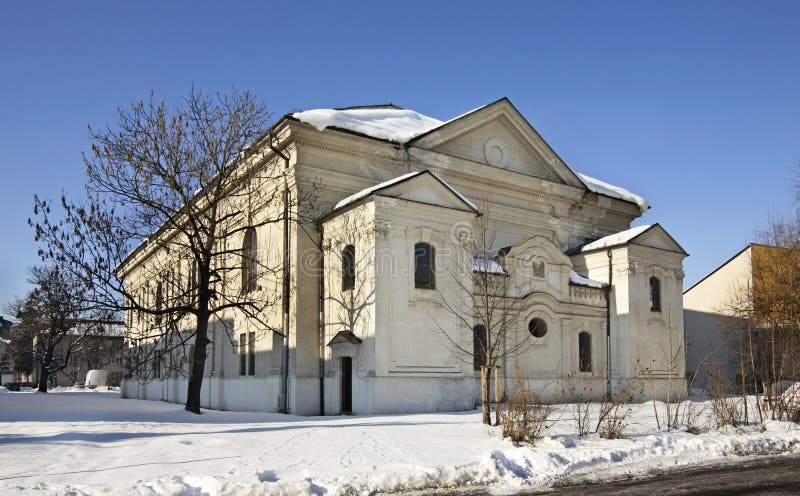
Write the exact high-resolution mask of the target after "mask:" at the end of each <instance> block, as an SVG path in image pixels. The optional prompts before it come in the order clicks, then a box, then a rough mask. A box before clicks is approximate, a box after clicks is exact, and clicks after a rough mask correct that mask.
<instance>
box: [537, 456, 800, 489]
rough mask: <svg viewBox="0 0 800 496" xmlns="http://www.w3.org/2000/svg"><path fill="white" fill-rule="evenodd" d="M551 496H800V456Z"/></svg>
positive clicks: (757, 460)
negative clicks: (762, 495)
mask: <svg viewBox="0 0 800 496" xmlns="http://www.w3.org/2000/svg"><path fill="white" fill-rule="evenodd" d="M521 494H531V495H532V494H537V495H542V494H546V495H548V496H556V495H557V496H577V495H584V494H585V495H589V494H591V495H592V496H604V495H612V494H613V495H617V496H645V495H646V496H654V495H659V496H660V495H669V496H694V495H707V496H723V495H725V496H738V495H761V494H769V495H798V494H800V456H797V455H791V456H778V457H763V458H749V459H744V460H742V461H740V462H734V463H730V462H728V463H725V464H723V465H706V466H700V467H686V468H684V469H682V470H680V469H679V470H671V471H670V472H668V473H662V474H653V475H651V476H650V477H648V478H647V479H644V480H641V479H640V480H632V481H625V482H614V483H605V484H602V485H601V484H587V485H581V486H574V487H563V488H559V489H555V490H553V491H548V492H544V493H542V492H539V493H521Z"/></svg>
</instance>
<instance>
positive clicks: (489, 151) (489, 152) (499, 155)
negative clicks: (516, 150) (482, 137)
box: [483, 137, 509, 168]
mask: <svg viewBox="0 0 800 496" xmlns="http://www.w3.org/2000/svg"><path fill="white" fill-rule="evenodd" d="M508 156H509V153H508V147H507V146H506V145H505V144H503V142H501V141H500V140H499V139H497V138H495V137H492V138H489V139H488V140H486V143H484V144H483V158H484V159H486V163H487V164H489V165H491V166H493V167H500V168H505V167H506V165H508Z"/></svg>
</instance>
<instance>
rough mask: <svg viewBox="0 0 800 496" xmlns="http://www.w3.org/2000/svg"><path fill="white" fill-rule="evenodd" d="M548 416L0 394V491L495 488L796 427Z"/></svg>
mask: <svg viewBox="0 0 800 496" xmlns="http://www.w3.org/2000/svg"><path fill="white" fill-rule="evenodd" d="M703 405H704V404H702V403H701V404H699V405H698V406H699V408H702V407H703ZM658 406H659V407H660V408H663V405H658ZM708 413H709V412H708V411H706V412H705V413H704V414H703V416H704V418H706V420H704V421H703V422H707V421H708V418H707V417H708ZM555 418H556V422H555V424H554V426H553V428H552V429H551V430H550V432H549V434H550V437H547V438H545V439H544V440H542V441H541V442H540V443H538V444H537V446H536V447H528V446H514V445H513V444H512V443H511V442H509V441H505V440H502V439H500V437H499V435H498V434H497V431H496V429H494V428H490V427H486V426H483V425H482V424H481V423H480V413H479V412H476V411H473V412H459V413H437V414H419V415H391V416H389V415H387V416H369V417H362V416H354V417H310V418H309V417H294V416H289V415H278V414H264V413H236V412H216V411H204V414H203V415H201V416H199V417H198V416H196V415H193V414H190V413H187V412H185V411H184V410H183V408H182V406H181V405H175V404H170V403H162V402H153V401H140V400H123V399H120V398H119V397H118V393H116V392H107V391H98V390H94V391H71V390H58V391H55V392H51V393H48V394H46V395H44V394H38V393H35V392H19V393H10V392H5V391H2V390H0V494H3V495H9V494H76V495H81V494H114V495H117V494H145V495H151V494H152V495H162V494H190V495H201V494H209V495H216V494H237V495H238V494H287V495H289V494H290V495H298V494H299V495H303V494H316V495H322V494H325V495H338V494H370V493H374V492H381V491H399V490H406V489H409V490H411V489H417V490H420V489H425V488H432V487H442V486H463V485H469V484H481V485H487V486H490V489H491V491H493V492H497V493H504V492H513V491H514V490H516V489H520V488H524V489H529V488H536V487H543V486H547V485H549V484H551V483H553V482H554V481H556V480H558V479H560V478H563V477H565V476H570V475H578V474H580V475H581V476H582V477H583V478H584V479H585V477H587V476H589V477H591V478H596V479H604V478H609V477H619V476H622V475H624V474H644V473H646V472H647V471H648V470H650V469H652V468H655V467H658V468H664V467H667V466H673V465H680V464H689V463H697V462H701V461H706V460H709V459H716V458H723V457H732V456H743V455H750V454H765V453H780V452H788V451H792V450H793V449H794V447H795V446H796V445H797V443H798V442H799V441H800V429H798V428H797V426H795V425H794V424H788V423H781V422H768V423H767V424H766V426H765V427H766V430H765V431H764V432H761V429H760V427H748V428H744V429H739V430H735V429H724V430H712V431H709V432H706V433H704V434H701V435H692V434H689V433H688V432H682V431H678V432H666V431H664V430H661V431H659V430H657V429H656V427H655V420H654V418H653V405H652V404H651V403H644V404H641V405H631V412H630V413H629V414H628V415H627V416H626V419H627V424H628V426H627V429H626V437H625V438H624V439H618V440H611V441H609V440H604V439H600V438H598V437H597V436H594V435H591V436H587V437H583V438H580V437H577V436H575V435H573V434H571V433H572V432H574V431H575V425H574V420H573V416H572V413H571V409H570V407H569V406H561V407H558V409H557V410H556V412H555ZM703 422H701V424H702V423H703Z"/></svg>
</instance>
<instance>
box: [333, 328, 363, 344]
mask: <svg viewBox="0 0 800 496" xmlns="http://www.w3.org/2000/svg"><path fill="white" fill-rule="evenodd" d="M355 344H361V338H359V337H358V336H356V335H355V334H353V333H352V332H350V331H339V332H337V333H336V335H335V336H334V337H333V339H331V340H330V341H329V342H328V346H337V345H355Z"/></svg>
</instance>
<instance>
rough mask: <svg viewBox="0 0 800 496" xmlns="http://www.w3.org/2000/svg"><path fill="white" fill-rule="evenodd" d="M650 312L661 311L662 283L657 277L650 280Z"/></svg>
mask: <svg viewBox="0 0 800 496" xmlns="http://www.w3.org/2000/svg"><path fill="white" fill-rule="evenodd" d="M650 311H651V312H660V311H661V281H659V280H658V277H655V276H653V277H651V278H650Z"/></svg>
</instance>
